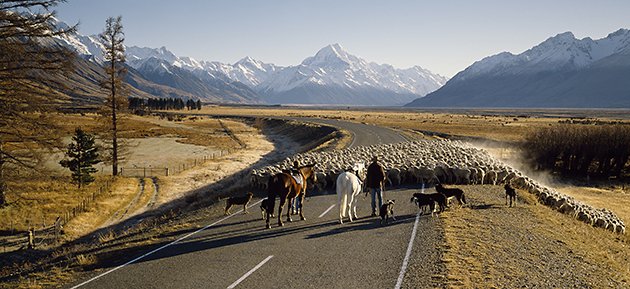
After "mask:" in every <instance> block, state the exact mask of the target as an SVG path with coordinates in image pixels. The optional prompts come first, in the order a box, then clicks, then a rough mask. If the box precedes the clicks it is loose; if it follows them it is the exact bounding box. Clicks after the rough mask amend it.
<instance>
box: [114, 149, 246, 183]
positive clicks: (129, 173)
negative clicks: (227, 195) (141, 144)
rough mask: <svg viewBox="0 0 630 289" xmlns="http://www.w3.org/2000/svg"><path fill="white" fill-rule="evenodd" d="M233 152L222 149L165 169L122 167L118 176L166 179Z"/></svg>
mask: <svg viewBox="0 0 630 289" xmlns="http://www.w3.org/2000/svg"><path fill="white" fill-rule="evenodd" d="M233 151H234V150H233V149H223V150H219V151H217V152H214V153H211V154H209V155H205V156H202V157H198V158H193V159H187V160H185V161H182V162H177V163H174V164H172V165H170V166H167V167H139V166H132V167H122V168H120V175H121V176H125V177H139V178H151V177H167V176H170V175H173V174H178V173H181V172H183V171H185V170H189V169H192V168H194V167H197V166H200V165H203V164H205V163H206V162H208V161H210V160H215V159H218V158H221V157H223V156H226V155H228V154H231V153H232V152H233Z"/></svg>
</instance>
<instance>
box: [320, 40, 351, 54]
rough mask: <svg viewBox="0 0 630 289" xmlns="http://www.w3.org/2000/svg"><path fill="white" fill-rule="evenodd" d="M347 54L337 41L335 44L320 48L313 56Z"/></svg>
mask: <svg viewBox="0 0 630 289" xmlns="http://www.w3.org/2000/svg"><path fill="white" fill-rule="evenodd" d="M346 54H348V53H347V52H346V51H345V50H343V47H341V45H339V43H335V44H329V45H327V46H325V47H324V48H322V49H320V50H319V51H318V52H317V54H315V56H317V55H320V56H324V57H327V56H337V57H343V55H346Z"/></svg>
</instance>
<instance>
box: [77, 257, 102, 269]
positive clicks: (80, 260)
mask: <svg viewBox="0 0 630 289" xmlns="http://www.w3.org/2000/svg"><path fill="white" fill-rule="evenodd" d="M97 262H98V258H96V256H94V255H90V254H79V255H77V256H76V264H77V265H79V266H90V265H94V264H96V263H97Z"/></svg>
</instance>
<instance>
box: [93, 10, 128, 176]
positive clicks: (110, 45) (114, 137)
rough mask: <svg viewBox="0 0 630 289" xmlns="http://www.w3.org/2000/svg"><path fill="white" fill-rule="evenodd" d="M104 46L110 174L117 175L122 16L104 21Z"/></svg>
mask: <svg viewBox="0 0 630 289" xmlns="http://www.w3.org/2000/svg"><path fill="white" fill-rule="evenodd" d="M99 38H100V40H101V43H102V44H103V46H104V51H103V58H104V60H105V72H106V73H107V80H106V81H104V82H103V87H104V88H105V89H107V90H108V91H109V97H108V98H107V107H109V108H108V109H107V110H106V111H107V113H106V114H107V115H108V116H109V117H110V119H111V123H110V127H109V133H110V137H111V142H112V143H111V146H112V148H111V162H112V174H113V175H114V176H116V175H118V160H119V147H118V144H119V143H118V124H119V117H120V115H119V114H120V113H121V110H122V109H124V108H125V107H126V106H125V101H126V100H127V98H126V97H125V94H126V93H125V91H124V87H123V78H124V74H125V73H126V72H127V69H126V68H125V46H124V41H125V33H124V32H123V25H122V16H118V17H116V18H114V17H109V18H107V20H106V21H105V31H104V32H103V33H101V34H100V35H99Z"/></svg>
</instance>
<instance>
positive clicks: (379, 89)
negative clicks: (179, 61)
mask: <svg viewBox="0 0 630 289" xmlns="http://www.w3.org/2000/svg"><path fill="white" fill-rule="evenodd" d="M446 81H447V78H445V77H443V76H440V75H437V74H433V73H431V72H430V71H428V70H426V69H423V68H421V67H419V66H416V67H412V68H409V69H404V70H403V69H396V68H394V67H392V66H391V65H388V64H376V63H370V62H367V61H366V60H364V59H362V58H359V57H357V56H354V55H352V54H350V53H348V52H347V51H345V50H344V49H343V48H342V47H341V46H340V45H339V44H332V45H328V46H326V47H324V48H322V49H321V50H319V51H318V52H317V53H316V54H315V56H312V57H308V58H306V59H305V60H304V61H302V63H301V64H299V65H297V66H291V67H287V68H284V69H282V70H280V71H278V73H276V74H274V75H273V76H272V77H270V78H269V79H268V80H267V81H264V82H263V83H261V84H260V85H258V86H257V87H256V88H255V89H256V90H257V91H258V92H260V93H261V94H262V95H263V99H264V100H266V101H267V102H270V103H298V104H300V103H301V104H353V105H400V104H404V103H406V102H408V101H410V100H412V99H414V98H417V97H418V96H424V95H425V94H427V93H429V92H432V91H434V90H436V89H437V88H439V87H440V86H442V85H443V84H444V83H445V82H446Z"/></svg>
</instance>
